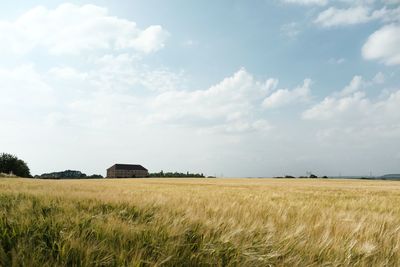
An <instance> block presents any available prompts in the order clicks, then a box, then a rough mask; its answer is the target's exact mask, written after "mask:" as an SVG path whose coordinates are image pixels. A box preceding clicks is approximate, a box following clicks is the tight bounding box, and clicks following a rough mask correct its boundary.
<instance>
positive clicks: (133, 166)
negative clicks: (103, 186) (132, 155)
mask: <svg viewBox="0 0 400 267" xmlns="http://www.w3.org/2000/svg"><path fill="white" fill-rule="evenodd" d="M113 167H114V168H115V169H116V170H129V171H147V169H146V168H145V167H143V166H142V165H138V164H114V165H113V166H111V167H110V169H111V168H113Z"/></svg>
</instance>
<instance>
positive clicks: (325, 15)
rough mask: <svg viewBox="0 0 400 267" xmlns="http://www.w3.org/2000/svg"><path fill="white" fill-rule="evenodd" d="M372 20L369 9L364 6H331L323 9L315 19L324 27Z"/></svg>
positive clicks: (315, 21)
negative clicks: (339, 7) (341, 7)
mask: <svg viewBox="0 0 400 267" xmlns="http://www.w3.org/2000/svg"><path fill="white" fill-rule="evenodd" d="M369 20H371V17H370V16H369V9H368V8H367V7H364V6H359V7H351V8H348V9H338V8H336V7H330V8H328V9H326V10H324V11H322V12H321V13H320V14H319V15H318V17H317V18H316V19H315V20H314V23H316V24H319V25H321V26H323V27H331V26H340V25H349V24H359V23H364V22H367V21H369Z"/></svg>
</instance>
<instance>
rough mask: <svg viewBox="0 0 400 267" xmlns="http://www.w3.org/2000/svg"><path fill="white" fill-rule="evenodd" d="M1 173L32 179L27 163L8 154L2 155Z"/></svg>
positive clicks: (0, 156) (0, 162)
mask: <svg viewBox="0 0 400 267" xmlns="http://www.w3.org/2000/svg"><path fill="white" fill-rule="evenodd" d="M0 173H13V174H14V175H16V176H19V177H32V176H31V173H30V170H29V167H28V165H27V164H26V163H25V161H23V160H21V159H18V158H17V157H16V156H14V155H11V154H7V153H1V154H0Z"/></svg>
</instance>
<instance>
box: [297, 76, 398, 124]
mask: <svg viewBox="0 0 400 267" xmlns="http://www.w3.org/2000/svg"><path fill="white" fill-rule="evenodd" d="M383 82H384V75H383V73H381V72H379V73H378V74H377V75H375V77H374V78H373V79H372V80H371V81H365V80H364V79H363V78H362V77H361V76H354V77H353V79H352V80H351V82H350V83H349V85H347V86H345V87H344V88H343V89H342V90H341V91H339V92H335V93H333V94H332V95H331V96H327V97H325V98H324V99H323V100H322V101H321V102H319V103H317V104H316V105H314V106H313V107H311V108H309V109H307V110H306V111H304V112H303V114H302V117H303V119H306V120H320V121H330V122H332V121H334V120H337V121H346V122H349V123H350V122H351V123H353V124H357V123H360V122H364V123H375V124H382V123H384V124H385V123H387V122H388V121H389V122H390V123H393V122H395V121H392V120H388V119H389V118H396V119H398V118H400V115H397V114H400V90H398V91H394V92H391V93H389V94H388V96H386V97H384V98H380V99H375V100H374V99H370V98H368V97H367V95H366V93H365V92H363V91H362V90H363V89H365V88H366V87H368V86H370V85H372V84H382V83H383Z"/></svg>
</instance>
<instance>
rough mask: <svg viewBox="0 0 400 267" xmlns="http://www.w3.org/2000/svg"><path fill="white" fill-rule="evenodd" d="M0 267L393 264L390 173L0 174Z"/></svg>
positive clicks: (398, 258)
mask: <svg viewBox="0 0 400 267" xmlns="http://www.w3.org/2000/svg"><path fill="white" fill-rule="evenodd" d="M0 265H1V266H399V265H400V182H395V181H365V180H327V179H324V180H319V179H315V180H314V179H301V180H300V179H292V180H286V179H285V180H284V179H282V180H279V179H120V180H107V179H99V180H75V181H73V180H52V181H50V180H34V179H15V178H14V179H12V178H5V179H0Z"/></svg>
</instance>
